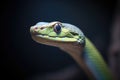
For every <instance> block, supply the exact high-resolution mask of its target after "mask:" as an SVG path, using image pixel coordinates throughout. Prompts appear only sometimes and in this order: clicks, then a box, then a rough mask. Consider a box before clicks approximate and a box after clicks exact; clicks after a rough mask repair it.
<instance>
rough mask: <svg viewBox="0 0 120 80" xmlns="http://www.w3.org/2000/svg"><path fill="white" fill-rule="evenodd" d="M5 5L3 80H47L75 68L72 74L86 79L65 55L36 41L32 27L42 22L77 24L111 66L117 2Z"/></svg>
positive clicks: (34, 0) (52, 0)
mask: <svg viewBox="0 0 120 80" xmlns="http://www.w3.org/2000/svg"><path fill="white" fill-rule="evenodd" d="M1 4H2V9H1V10H2V12H1V13H2V14H1V20H2V21H1V22H2V26H1V39H2V41H1V42H2V45H1V47H2V49H1V51H2V52H3V56H2V67H3V68H2V70H3V71H2V74H3V78H5V79H6V78H9V79H12V80H45V79H44V75H51V74H54V73H55V72H56V73H57V72H58V73H59V71H60V72H61V73H62V70H63V71H64V72H65V71H66V70H68V71H69V69H73V72H72V71H71V72H72V73H71V74H70V75H74V73H75V74H76V75H77V79H79V77H81V76H78V75H79V74H81V75H82V77H83V78H86V77H85V76H86V75H85V74H84V72H83V71H82V70H80V69H79V67H78V65H77V64H76V62H75V61H74V60H73V59H72V58H71V57H70V56H69V55H67V54H66V53H65V52H63V51H61V50H59V49H58V48H55V47H49V46H46V45H42V44H38V43H36V42H35V41H33V40H32V38H31V35H30V32H29V29H30V26H33V25H35V24H36V23H37V22H40V21H43V22H52V21H61V22H65V23H70V24H74V25H76V26H77V27H79V28H80V29H81V30H82V31H83V32H84V34H85V35H86V36H87V37H89V38H90V39H91V41H92V42H93V43H94V44H95V46H96V47H97V48H98V49H99V50H100V52H101V54H102V56H103V58H104V59H105V61H106V62H107V63H109V62H108V61H109V60H108V53H109V51H108V48H109V45H110V42H111V40H110V36H111V30H112V29H111V27H112V25H113V22H114V18H115V17H114V16H115V13H116V6H117V0H109V1H108V0H78V1H77V0H76V1H75V0H58V1H57V0H10V1H4V2H2V3H1ZM71 65H72V66H71ZM75 67H76V68H75ZM66 75H67V73H66ZM52 76H53V75H52ZM41 77H42V78H43V79H41ZM58 77H59V76H58ZM77 79H75V78H74V79H73V80H77ZM48 80H52V79H48ZM57 80H59V79H57ZM62 80H63V79H62ZM65 80H67V79H65ZM69 80H70V79H69Z"/></svg>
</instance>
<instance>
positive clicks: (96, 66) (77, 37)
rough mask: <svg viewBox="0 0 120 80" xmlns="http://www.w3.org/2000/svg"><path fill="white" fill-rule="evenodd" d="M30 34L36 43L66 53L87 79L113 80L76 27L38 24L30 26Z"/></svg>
mask: <svg viewBox="0 0 120 80" xmlns="http://www.w3.org/2000/svg"><path fill="white" fill-rule="evenodd" d="M30 33H31V36H32V39H33V40H35V41H36V42H38V43H41V44H45V45H49V46H54V47H58V48H60V49H61V50H63V51H65V52H66V53H68V54H69V55H70V56H71V57H72V58H73V59H74V60H75V61H76V62H77V63H78V65H79V66H80V67H81V68H82V69H83V70H84V72H85V73H86V74H87V75H88V77H89V79H92V80H113V78H112V75H111V72H110V71H109V69H108V66H107V64H106V63H105V61H104V59H103V58H102V56H101V55H100V52H99V51H98V50H97V49H96V47H95V46H94V45H93V43H92V42H91V41H90V40H89V39H88V38H87V37H86V36H85V35H84V34H83V32H82V31H81V30H80V29H79V28H78V27H76V26H74V25H72V24H68V23H62V22H59V21H54V22H39V23H37V24H35V25H34V26H31V28H30Z"/></svg>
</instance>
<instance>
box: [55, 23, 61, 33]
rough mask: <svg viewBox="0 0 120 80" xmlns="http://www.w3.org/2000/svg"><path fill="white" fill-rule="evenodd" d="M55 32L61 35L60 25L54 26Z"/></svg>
mask: <svg viewBox="0 0 120 80" xmlns="http://www.w3.org/2000/svg"><path fill="white" fill-rule="evenodd" d="M54 31H55V32H56V33H60V31H61V25H60V24H55V26H54Z"/></svg>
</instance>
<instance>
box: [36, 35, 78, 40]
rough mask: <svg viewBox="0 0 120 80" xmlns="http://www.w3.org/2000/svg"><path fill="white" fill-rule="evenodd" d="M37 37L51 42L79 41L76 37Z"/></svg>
mask: <svg viewBox="0 0 120 80" xmlns="http://www.w3.org/2000/svg"><path fill="white" fill-rule="evenodd" d="M35 36H36V37H39V38H44V39H49V40H54V41H61V42H76V41H77V40H78V39H77V38H75V37H64V36H60V37H57V36H47V35H40V34H39V35H35Z"/></svg>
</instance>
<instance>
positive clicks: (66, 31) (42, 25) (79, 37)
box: [30, 21, 85, 45]
mask: <svg viewBox="0 0 120 80" xmlns="http://www.w3.org/2000/svg"><path fill="white" fill-rule="evenodd" d="M30 32H31V35H32V37H33V39H34V40H35V41H37V42H39V43H45V44H47V45H48V43H49V44H50V43H51V42H52V44H53V43H55V42H57V43H67V42H69V43H77V44H82V45H83V44H84V43H85V37H84V34H83V33H82V31H81V30H80V29H78V28H77V27H76V26H74V25H71V24H67V23H61V22H59V21H54V22H50V23H47V22H39V23H37V24H36V25H34V26H32V27H31V28H30Z"/></svg>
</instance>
